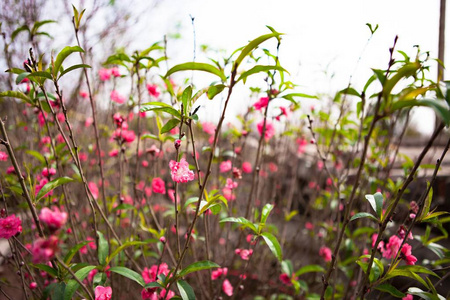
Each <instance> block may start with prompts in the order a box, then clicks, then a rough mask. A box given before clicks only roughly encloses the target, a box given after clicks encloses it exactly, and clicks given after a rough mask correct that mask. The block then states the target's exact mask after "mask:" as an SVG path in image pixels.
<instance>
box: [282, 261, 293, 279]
mask: <svg viewBox="0 0 450 300" xmlns="http://www.w3.org/2000/svg"><path fill="white" fill-rule="evenodd" d="M281 271H282V272H283V273H286V274H288V276H289V277H292V273H294V267H293V266H292V262H291V261H290V260H283V261H282V262H281Z"/></svg>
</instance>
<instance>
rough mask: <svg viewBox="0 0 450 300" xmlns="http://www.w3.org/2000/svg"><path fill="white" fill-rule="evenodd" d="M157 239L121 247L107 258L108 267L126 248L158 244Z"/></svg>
mask: <svg viewBox="0 0 450 300" xmlns="http://www.w3.org/2000/svg"><path fill="white" fill-rule="evenodd" d="M156 242H157V240H156V239H148V240H145V241H131V242H126V243H123V244H122V245H121V246H119V247H117V248H116V249H115V250H114V251H113V252H112V253H111V254H110V255H109V256H108V257H107V258H106V265H109V263H110V262H111V261H112V260H113V258H114V257H115V256H117V255H118V254H119V253H120V252H122V251H123V250H124V249H125V248H128V247H131V246H141V245H142V246H143V245H147V244H150V243H156Z"/></svg>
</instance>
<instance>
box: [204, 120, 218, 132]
mask: <svg viewBox="0 0 450 300" xmlns="http://www.w3.org/2000/svg"><path fill="white" fill-rule="evenodd" d="M202 128H203V131H204V132H206V133H207V134H210V135H214V134H215V133H216V125H214V123H211V122H203V123H202Z"/></svg>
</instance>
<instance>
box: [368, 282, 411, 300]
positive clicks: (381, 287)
mask: <svg viewBox="0 0 450 300" xmlns="http://www.w3.org/2000/svg"><path fill="white" fill-rule="evenodd" d="M375 289H376V290H379V291H382V292H385V293H389V294H391V295H392V296H394V297H397V298H403V297H406V295H405V294H403V293H402V292H400V291H399V290H397V289H396V288H395V287H394V286H392V285H390V284H389V283H385V284H380V285H379V286H377V287H375Z"/></svg>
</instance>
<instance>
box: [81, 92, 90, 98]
mask: <svg viewBox="0 0 450 300" xmlns="http://www.w3.org/2000/svg"><path fill="white" fill-rule="evenodd" d="M80 97H81V98H83V99H88V98H89V93H88V92H86V91H80Z"/></svg>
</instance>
